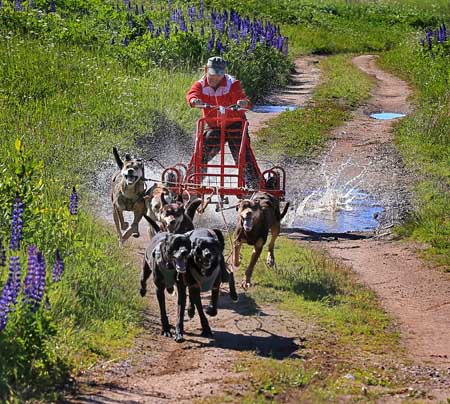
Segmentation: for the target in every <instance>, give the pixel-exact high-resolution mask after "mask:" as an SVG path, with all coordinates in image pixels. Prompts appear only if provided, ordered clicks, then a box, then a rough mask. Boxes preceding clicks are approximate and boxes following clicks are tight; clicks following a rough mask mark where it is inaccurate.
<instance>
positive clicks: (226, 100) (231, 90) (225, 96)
mask: <svg viewBox="0 0 450 404" xmlns="http://www.w3.org/2000/svg"><path fill="white" fill-rule="evenodd" d="M195 98H198V99H200V100H202V101H203V102H204V103H206V104H210V105H221V106H224V107H228V106H230V105H234V104H236V103H237V101H238V100H246V101H248V103H249V104H248V107H247V108H249V109H250V108H251V107H252V105H251V102H250V100H249V99H248V98H247V96H246V95H245V93H244V90H243V89H242V86H241V83H240V82H239V80H236V79H235V78H234V77H233V76H230V75H229V74H225V76H224V77H223V78H222V80H221V81H220V83H219V87H217V89H216V90H215V89H214V88H212V87H211V86H210V85H209V84H208V79H207V75H206V74H205V75H204V76H203V77H202V78H201V79H200V80H198V81H196V82H195V83H194V84H193V85H192V87H191V88H190V90H189V91H188V92H187V94H186V101H187V102H188V104H189V105H190V106H191V107H192V106H193V105H192V104H191V102H192V101H193V100H194V99H195ZM202 111H203V118H207V119H206V123H207V124H208V126H210V127H216V126H217V120H215V119H208V118H216V117H217V116H218V113H219V111H218V110H216V109H202ZM226 117H227V118H245V111H228V110H227V111H226Z"/></svg>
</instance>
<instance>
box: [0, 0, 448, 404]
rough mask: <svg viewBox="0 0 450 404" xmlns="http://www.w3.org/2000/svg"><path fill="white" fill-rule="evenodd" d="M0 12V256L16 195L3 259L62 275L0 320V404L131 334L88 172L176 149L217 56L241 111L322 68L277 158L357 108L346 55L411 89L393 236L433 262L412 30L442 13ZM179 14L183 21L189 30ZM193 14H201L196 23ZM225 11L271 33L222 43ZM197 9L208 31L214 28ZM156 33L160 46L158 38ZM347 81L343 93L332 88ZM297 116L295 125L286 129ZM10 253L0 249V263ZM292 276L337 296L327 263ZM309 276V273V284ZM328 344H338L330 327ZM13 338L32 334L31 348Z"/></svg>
mask: <svg viewBox="0 0 450 404" xmlns="http://www.w3.org/2000/svg"><path fill="white" fill-rule="evenodd" d="M1 4H2V6H1V8H0V161H1V162H2V164H1V165H0V167H1V170H2V177H1V179H0V189H1V191H2V192H1V193H0V195H1V196H0V224H1V226H0V229H1V231H0V236H1V238H2V242H3V245H4V246H7V245H8V242H9V238H10V230H11V218H12V203H13V200H14V198H15V196H16V194H17V192H19V194H20V196H21V197H22V198H23V200H24V222H23V232H24V233H23V234H24V238H23V241H24V242H23V245H22V247H21V250H20V251H19V252H18V255H19V257H20V262H21V264H22V267H23V268H25V267H26V263H27V253H26V248H27V246H28V245H30V244H36V245H37V247H38V248H39V249H40V250H42V252H43V254H44V256H45V257H46V258H47V262H48V264H49V265H50V266H51V265H53V263H54V261H55V258H54V257H55V255H54V254H55V252H56V250H60V251H61V254H62V257H63V260H64V263H65V271H64V274H63V276H62V279H61V281H60V282H59V283H57V284H52V283H51V282H50V280H49V281H48V283H47V287H46V296H47V297H48V304H47V305H43V306H42V307H41V308H40V311H39V313H38V314H36V316H35V317H34V316H32V317H28V315H25V314H24V313H23V312H22V311H21V310H17V311H15V312H12V313H9V318H8V323H7V324H6V328H5V329H4V330H3V332H0V349H1V351H0V354H1V358H2V361H1V363H2V366H3V367H2V368H1V374H0V387H1V389H0V391H1V392H2V396H1V399H2V400H6V399H8V400H11V401H13V400H17V401H23V400H25V399H27V398H35V397H39V396H42V395H45V396H46V397H47V398H54V397H51V395H52V394H53V395H57V394H58V393H57V390H58V389H59V388H60V386H61V385H63V384H65V383H66V382H67V380H68V377H69V375H70V374H71V373H73V372H76V370H77V369H80V368H83V367H86V366H88V365H89V364H90V363H92V362H93V361H96V360H98V358H104V357H107V356H108V355H111V353H112V352H113V351H114V352H115V355H117V352H118V350H119V349H120V348H121V347H123V346H125V345H126V344H127V343H129V342H130V341H131V339H132V337H133V335H134V334H135V333H136V332H138V330H139V322H140V313H141V303H140V301H139V300H138V299H137V293H136V290H137V289H136V285H137V284H138V274H137V270H136V269H131V268H134V267H133V266H132V265H130V263H131V262H132V258H131V257H129V258H125V259H124V258H123V257H122V258H121V257H119V254H118V253H117V248H116V244H117V243H116V241H115V236H114V235H113V234H112V232H111V231H110V230H109V228H106V227H105V226H104V224H101V223H99V222H97V221H96V219H95V218H94V215H93V212H92V205H93V203H92V200H93V199H92V195H90V194H89V191H88V190H89V189H90V188H91V187H92V184H93V183H95V182H96V181H98V178H97V176H96V172H97V171H98V169H99V166H98V164H99V162H103V161H110V160H111V155H110V153H111V147H112V146H113V145H114V146H117V147H118V148H119V150H127V151H130V152H135V153H136V152H138V154H144V155H145V156H144V157H150V155H151V149H147V148H146V149H144V150H142V149H141V148H139V147H138V144H141V145H142V144H150V143H151V141H159V140H161V139H165V140H167V139H169V140H170V141H172V142H174V143H175V142H178V141H179V140H180V139H181V141H182V142H186V143H189V142H190V135H189V133H190V131H191V128H192V127H193V124H194V121H195V118H196V116H197V114H196V111H192V110H190V109H188V108H187V107H186V105H185V101H184V94H185V91H186V90H187V88H189V86H190V84H191V83H192V82H193V81H194V80H195V79H196V78H198V77H199V75H200V74H201V72H200V71H199V70H198V68H199V67H201V65H202V64H203V63H204V61H205V59H206V58H207V57H208V56H209V55H211V54H216V53H217V52H219V53H220V52H222V53H223V55H224V57H226V58H227V59H229V60H230V62H231V64H230V72H231V73H232V74H236V75H237V76H238V77H239V78H240V79H241V80H242V81H243V83H244V85H245V87H246V90H247V91H248V93H249V94H251V95H252V96H253V98H254V99H255V100H258V99H259V98H262V97H263V96H264V94H266V93H267V92H268V91H270V90H271V89H272V88H273V87H274V86H277V85H282V84H283V83H285V82H286V77H287V73H288V70H289V67H290V58H292V57H293V56H297V55H300V54H308V53H314V54H329V55H335V56H333V57H332V58H330V59H327V60H326V61H324V62H323V64H322V68H323V70H324V77H325V78H326V80H325V82H324V84H323V85H322V86H321V88H320V89H319V90H318V92H317V94H316V95H315V103H314V104H313V105H312V106H311V107H308V108H307V109H305V110H301V111H296V112H295V113H291V114H283V115H282V116H281V117H280V118H279V119H278V120H277V122H275V123H274V125H276V126H274V127H275V128H276V130H277V131H279V132H280V133H289V136H290V137H288V136H286V137H283V138H280V142H279V143H277V146H276V147H277V152H278V151H279V152H280V153H281V154H283V155H286V156H291V157H301V156H305V155H308V154H309V153H310V152H311V149H316V148H317V147H318V146H320V144H321V143H322V142H323V138H324V136H325V134H326V131H327V130H329V128H331V127H332V126H333V125H336V124H338V123H339V122H341V121H342V120H343V119H345V117H346V116H347V114H348V111H350V110H351V109H353V108H355V107H356V106H357V105H358V104H359V103H361V102H362V101H363V100H364V99H365V97H366V96H367V91H368V89H369V87H370V82H369V81H367V79H366V78H364V77H363V76H362V75H358V76H356V75H355V72H354V71H353V70H352V68H351V66H350V65H349V64H348V57H349V56H348V53H349V52H351V53H357V52H379V53H381V56H382V58H381V59H382V62H383V64H384V66H386V67H388V68H390V69H392V70H394V71H395V72H396V73H397V74H399V75H402V76H403V77H404V78H406V79H407V80H409V81H410V82H411V83H412V84H413V86H414V87H415V90H416V104H417V108H416V110H415V112H414V114H413V115H411V116H410V117H409V118H408V119H407V120H404V121H403V122H402V124H401V125H399V126H398V128H397V139H398V144H399V148H400V149H401V150H402V153H403V154H404V156H405V157H406V159H407V161H408V162H409V164H410V166H411V167H412V168H413V169H415V170H416V171H417V172H418V173H419V174H420V178H421V182H420V184H418V188H417V211H416V212H415V215H414V216H413V217H412V218H411V221H410V223H408V224H407V225H406V226H405V227H404V228H403V229H402V234H404V235H407V236H412V237H415V238H418V239H420V240H422V241H426V242H429V243H430V244H431V246H432V250H431V251H430V254H433V257H435V258H436V257H438V259H440V262H442V263H444V264H447V265H448V257H449V255H450V254H449V251H450V237H449V233H450V218H449V213H448V206H449V205H450V204H449V167H450V165H449V155H450V153H449V143H450V138H449V131H448V129H449V128H448V126H449V119H450V118H449V111H448V108H449V102H448V101H449V88H450V87H449V86H448V78H449V63H448V57H449V56H448V47H447V46H446V44H445V43H443V44H441V46H433V47H432V49H429V47H428V46H425V47H423V46H421V45H420V44H419V39H421V38H425V32H426V30H435V29H437V28H438V27H439V26H440V25H441V24H442V23H443V22H448V19H449V16H450V11H449V5H448V2H447V1H443V0H434V1H432V2H422V1H419V0H404V1H376V2H372V1H361V2H353V1H344V0H323V1H306V0H302V1H290V0H281V1H278V0H267V1H264V2H261V1H256V0H245V1H232V0H220V1H219V0H217V1H215V0H211V1H208V0H205V1H204V2H201V1H193V2H187V1H162V0H161V1H143V2H142V3H132V4H131V3H129V2H118V3H105V2H103V1H100V0H70V1H67V0H65V1H62V0H61V1H58V0H57V1H47V0H34V1H30V2H28V1H27V2H20V1H14V2H13V1H9V0H6V1H5V0H3V1H2V2H1ZM136 6H137V10H136ZM142 6H143V7H144V9H142ZM188 6H195V8H196V15H197V20H195V21H193V23H192V25H193V28H192V30H191V28H190V25H189V24H190V20H189V8H188ZM201 7H203V10H204V15H203V16H202V18H201V19H199V18H198V15H199V12H200V9H201ZM179 9H181V10H182V12H183V15H184V21H185V23H186V24H187V27H186V31H184V30H183V29H182V21H181V20H180V16H179V13H178V14H177V15H178V17H177V20H176V21H174V20H172V19H171V18H172V17H173V14H174V13H173V12H174V10H179ZM232 9H233V10H234V11H236V12H237V13H239V16H240V17H241V18H242V19H245V17H247V16H248V17H249V18H248V21H247V20H246V21H247V22H252V23H253V22H254V18H256V19H257V20H258V21H261V23H260V24H257V27H259V28H261V26H262V27H265V28H267V27H272V28H270V30H271V32H272V37H270V38H269V37H265V38H264V39H261V35H262V34H261V33H262V31H261V30H260V29H259V28H258V30H257V31H258V36H256V34H255V35H253V34H252V35H250V34H249V33H248V35H246V36H245V37H244V38H242V37H240V40H239V43H237V41H236V40H235V39H236V38H233V37H234V36H235V32H232V31H231V32H228V30H227V26H226V25H225V27H224V28H222V27H221V22H220V21H222V22H223V20H224V11H225V10H226V11H227V15H228V16H230V15H231V10H232ZM211 11H214V12H215V13H216V14H217V13H218V14H220V16H221V19H216V20H215V22H213V21H212V20H211V18H210V16H211ZM208 16H209V17H208ZM149 19H150V21H151V22H152V24H153V29H154V31H153V32H152V31H151V29H150V25H149V23H148V20H149ZM168 21H170V22H169V26H170V33H169V35H168V37H166V36H165V33H163V29H165V27H166V23H167V22H168ZM227 21H228V20H227ZM269 22H270V24H271V25H268V23H269ZM241 27H243V25H242V26H241ZM253 27H255V26H253ZM158 28H160V29H161V32H160V33H159V35H158V36H156V30H157V29H158ZM176 29H177V30H178V31H177V32H176ZM202 29H203V34H202ZM222 29H223V30H224V31H223V32H222V31H221V30H222ZM235 31H236V30H235ZM248 31H249V32H250V28H248ZM213 32H214V33H215V36H214V41H213V43H212V44H211V36H212V34H213ZM219 34H220V35H219ZM264 35H268V34H267V30H266V31H264ZM277 36H278V37H281V38H284V37H286V36H288V37H289V41H288V43H289V47H288V48H286V45H285V44H284V45H283V46H281V49H279V48H277V47H276V46H272V45H275V43H273V44H272V43H271V44H268V42H269V40H270V41H272V40H273V39H274V38H275V37H277ZM218 39H220V42H219V45H220V47H219V46H218ZM277 44H278V45H279V43H278V42H277ZM278 45H277V46H278ZM286 50H288V52H289V53H288V56H286ZM337 54H339V55H337ZM341 54H342V55H341ZM337 72H339V77H338V76H337ZM348 77H357V80H354V83H351V82H350V81H349V80H348V79H345V80H344V79H343V78H348ZM356 83H358V85H356ZM350 84H351V85H350ZM331 100H333V101H332V102H331ZM298 119H300V120H301V122H302V124H301V126H299V127H298V128H296V127H297V125H298ZM292 129H295V130H292ZM270 133H271V132H267V133H265V134H264V136H266V137H268V136H271V135H270ZM307 135H308V136H307ZM17 139H20V140H21V145H22V146H21V147H20V148H19V149H17V147H16V141H17ZM263 139H264V137H263ZM143 140H150V143H145V142H143ZM294 147H295V148H294ZM73 186H76V188H77V190H78V193H79V195H80V198H81V201H80V212H79V214H78V215H76V216H75V217H74V216H73V215H69V213H68V211H67V210H68V203H69V195H70V192H71V190H72V187H73ZM31 191H32V192H31ZM12 254H13V252H12V251H10V250H8V249H7V248H6V249H5V262H8V259H9V258H10V256H12ZM302 262H303V263H302ZM296 265H303V266H305V267H309V268H312V269H311V271H309V272H306V273H303V274H302V276H304V277H305V279H303V280H301V282H304V283H305V284H312V283H315V284H317V287H318V288H320V290H322V291H323V295H321V299H324V301H328V300H330V301H334V300H335V299H336V290H343V291H344V292H342V293H343V296H345V295H346V292H345V290H348V289H345V288H344V289H342V287H341V286H336V282H334V281H330V276H331V279H333V276H334V275H323V274H324V273H325V272H326V271H329V268H328V267H327V266H325V267H324V268H322V266H321V265H322V264H320V265H319V264H318V263H317V262H316V261H314V260H312V261H311V260H308V259H305V258H302V257H300V258H299V260H298V263H297V264H296ZM317 268H322V269H320V274H322V275H320V276H319V277H317V271H316V269H317ZM283 271H284V272H286V273H285V274H284V275H283V276H282V277H281V278H277V279H272V278H270V279H269V278H267V279H266V278H263V280H262V281H261V282H266V283H267V285H269V283H270V284H271V285H274V287H275V286H276V285H278V286H276V287H277V288H281V289H283V290H285V292H286V293H295V294H296V295H300V296H303V297H304V298H306V297H307V296H308V293H309V292H308V289H305V288H300V289H296V290H293V289H292V288H294V287H295V285H296V284H297V283H298V282H300V281H298V280H295V279H291V275H289V274H290V273H291V271H290V269H289V265H287V267H286V268H285V269H283ZM334 271H335V270H334V269H331V272H332V273H334ZM8 273H9V271H8V268H7V267H6V266H5V267H0V281H1V282H0V285H4V283H5V281H6V279H7V277H8ZM24 273H25V272H24ZM266 275H267V274H266ZM266 275H264V276H266ZM47 276H48V277H50V274H48V275H47ZM267 276H268V275H267ZM264 279H266V280H264ZM330 282H331V283H330ZM342 299H344V300H345V299H346V298H344V297H343V298H342ZM338 306H339V307H340V306H341V303H339V305H338ZM344 306H345V305H344ZM363 306H364V305H363ZM370 306H371V304H368V305H366V306H365V309H368V310H369V309H370ZM311 310H312V309H311ZM314 313H316V314H315V315H316V316H317V317H316V320H317V321H324V322H326V321H327V318H328V317H327V316H328V314H327V312H326V311H325V312H323V311H322V310H316V311H314ZM367 313H370V311H367ZM361 316H362V317H364V316H365V314H361ZM375 318H378V317H377V316H375ZM380 321H381V320H380ZM358 324H359V323H358ZM380 324H384V320H382V321H381V323H380ZM358 327H359V326H358ZM369 327H370V325H369ZM383 327H384V325H381V328H383ZM30 330H33V332H31V331H30ZM38 331H39V332H38ZM336 332H337V333H338V334H339V335H343V336H345V333H344V331H343V329H342V328H337V329H336ZM362 334H363V335H366V334H365V333H364V332H362ZM371 334H372V333H371V332H368V333H367V335H369V336H370V335H371ZM27 335H28V336H29V335H33V336H34V337H33V338H35V339H34V343H30V340H27V339H26V338H25V337H26V336H27ZM373 341H374V340H373ZM35 347H39V349H35ZM30 358H32V359H30ZM50 369H51V370H52V372H49V370H50ZM308 378H309V376H308V375H306V376H305V379H304V382H305V383H307V382H308V380H309V379H308ZM302 383H303V382H302ZM293 385H294V384H293Z"/></svg>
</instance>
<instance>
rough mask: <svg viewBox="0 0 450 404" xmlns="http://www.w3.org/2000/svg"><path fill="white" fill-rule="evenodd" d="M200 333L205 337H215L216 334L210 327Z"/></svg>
mask: <svg viewBox="0 0 450 404" xmlns="http://www.w3.org/2000/svg"><path fill="white" fill-rule="evenodd" d="M200 335H201V336H202V337H204V338H209V339H214V334H213V333H212V331H211V329H210V328H209V329H206V330H203V331H202V333H201V334H200Z"/></svg>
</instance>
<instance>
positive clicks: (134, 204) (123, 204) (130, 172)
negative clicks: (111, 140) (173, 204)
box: [111, 147, 146, 247]
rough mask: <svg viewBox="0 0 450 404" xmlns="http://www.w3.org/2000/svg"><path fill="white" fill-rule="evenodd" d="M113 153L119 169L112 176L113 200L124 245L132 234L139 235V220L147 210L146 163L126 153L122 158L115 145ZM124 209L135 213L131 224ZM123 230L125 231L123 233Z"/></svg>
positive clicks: (120, 241)
mask: <svg viewBox="0 0 450 404" xmlns="http://www.w3.org/2000/svg"><path fill="white" fill-rule="evenodd" d="M113 154H114V158H115V160H116V163H117V165H118V166H119V170H118V171H116V172H115V173H114V175H113V177H112V182H111V202H112V208H113V218H114V223H115V225H116V229H117V234H118V236H119V245H120V246H121V247H122V246H123V243H124V242H125V241H126V240H128V239H129V238H130V236H133V237H139V222H140V220H141V219H142V217H143V216H144V214H145V212H146V207H145V201H144V194H145V179H144V163H143V161H142V160H140V159H137V158H132V157H131V156H130V155H129V154H126V155H125V160H122V159H121V158H120V156H119V153H118V151H117V149H116V148H115V147H113ZM124 211H128V212H133V213H134V219H133V223H132V224H131V226H129V224H128V223H127V222H126V221H125V220H124V217H123V212H124ZM125 230H126V231H125ZM122 231H125V233H124V234H122Z"/></svg>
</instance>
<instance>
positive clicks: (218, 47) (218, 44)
mask: <svg viewBox="0 0 450 404" xmlns="http://www.w3.org/2000/svg"><path fill="white" fill-rule="evenodd" d="M216 50H217V52H218V53H219V54H222V53H223V52H225V48H224V47H223V45H222V41H221V40H220V38H217V42H216Z"/></svg>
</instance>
